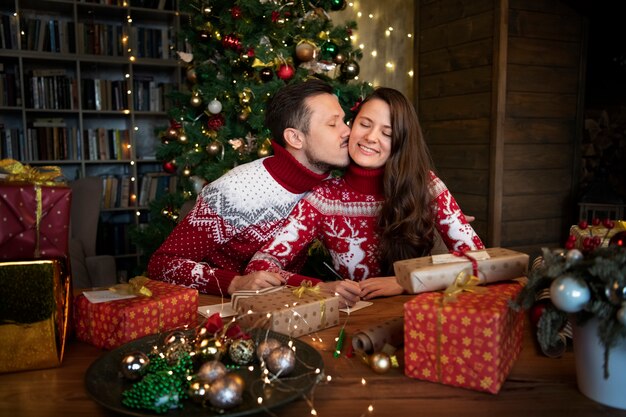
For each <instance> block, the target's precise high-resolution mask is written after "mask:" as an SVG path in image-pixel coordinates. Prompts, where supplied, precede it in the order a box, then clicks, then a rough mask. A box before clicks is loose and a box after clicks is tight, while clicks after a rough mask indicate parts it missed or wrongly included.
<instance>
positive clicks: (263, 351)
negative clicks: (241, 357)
mask: <svg viewBox="0 0 626 417" xmlns="http://www.w3.org/2000/svg"><path fill="white" fill-rule="evenodd" d="M281 346H282V345H281V343H280V342H279V341H278V340H276V339H272V338H269V339H266V340H264V341H262V342H261V343H259V345H258V346H257V348H256V356H257V358H259V360H266V359H267V355H269V354H270V352H271V351H273V350H274V349H276V348H279V347H281Z"/></svg>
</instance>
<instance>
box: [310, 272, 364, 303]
mask: <svg viewBox="0 0 626 417" xmlns="http://www.w3.org/2000/svg"><path fill="white" fill-rule="evenodd" d="M317 285H318V286H319V287H320V288H321V289H322V291H324V292H327V293H330V294H335V295H338V296H339V308H346V307H352V306H354V305H355V304H356V302H357V301H359V300H360V299H361V298H360V296H359V294H360V293H361V288H360V287H359V284H357V283H356V282H354V281H352V280H349V279H344V280H343V281H327V282H320V283H319V284H317Z"/></svg>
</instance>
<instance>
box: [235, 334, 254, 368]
mask: <svg viewBox="0 0 626 417" xmlns="http://www.w3.org/2000/svg"><path fill="white" fill-rule="evenodd" d="M255 350H256V345H255V344H254V341H253V340H252V339H237V340H235V341H233V342H232V343H231V344H230V346H229V347H228V355H229V356H230V358H231V359H232V360H233V362H235V363H236V364H237V365H247V364H249V363H250V362H251V361H252V359H254V353H255Z"/></svg>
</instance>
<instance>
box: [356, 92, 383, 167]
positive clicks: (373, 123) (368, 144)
mask: <svg viewBox="0 0 626 417" xmlns="http://www.w3.org/2000/svg"><path fill="white" fill-rule="evenodd" d="M348 150H349V152H350V157H351V158H352V160H353V161H354V162H355V163H356V164H357V165H359V166H361V167H362V168H371V169H373V168H380V167H383V166H384V165H385V163H386V162H387V159H389V155H391V116H390V114H389V105H388V104H387V103H385V102H384V101H383V100H380V99H373V100H369V101H368V102H366V103H365V104H363V105H361V108H360V109H359V113H358V114H357V116H356V118H355V119H354V123H353V124H352V131H351V132H350V142H349V145H348Z"/></svg>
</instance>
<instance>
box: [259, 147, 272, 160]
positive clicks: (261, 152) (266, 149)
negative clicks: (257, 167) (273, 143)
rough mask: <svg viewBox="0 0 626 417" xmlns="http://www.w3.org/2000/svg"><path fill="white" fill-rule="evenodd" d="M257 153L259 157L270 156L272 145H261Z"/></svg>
mask: <svg viewBox="0 0 626 417" xmlns="http://www.w3.org/2000/svg"><path fill="white" fill-rule="evenodd" d="M256 154H257V155H258V157H259V158H265V157H266V156H270V147H269V146H267V145H261V146H259V149H258V150H257V151H256Z"/></svg>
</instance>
